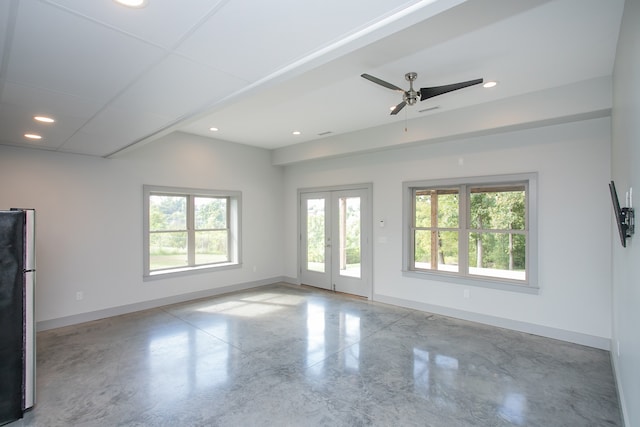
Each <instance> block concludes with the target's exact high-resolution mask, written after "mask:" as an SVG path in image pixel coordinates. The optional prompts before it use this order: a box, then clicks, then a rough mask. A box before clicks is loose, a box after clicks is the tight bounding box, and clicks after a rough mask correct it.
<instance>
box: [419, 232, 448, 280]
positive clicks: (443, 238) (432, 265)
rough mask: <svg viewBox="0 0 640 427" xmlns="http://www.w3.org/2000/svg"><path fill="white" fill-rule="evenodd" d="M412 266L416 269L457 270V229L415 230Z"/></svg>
mask: <svg viewBox="0 0 640 427" xmlns="http://www.w3.org/2000/svg"><path fill="white" fill-rule="evenodd" d="M414 236H415V251H414V256H415V258H414V262H415V263H414V266H415V268H416V269H426V270H440V271H451V272H457V271H459V269H458V232H457V231H430V230H416V231H415V234H414Z"/></svg>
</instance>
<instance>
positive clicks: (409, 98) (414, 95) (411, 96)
mask: <svg viewBox="0 0 640 427" xmlns="http://www.w3.org/2000/svg"><path fill="white" fill-rule="evenodd" d="M404 78H405V79H407V81H408V82H409V90H408V91H406V92H405V93H404V95H403V96H402V99H403V100H404V102H406V103H407V104H409V105H414V104H415V103H416V102H418V97H419V96H420V93H419V92H416V91H415V90H413V82H414V81H415V79H417V78H418V73H407V74H405V75H404Z"/></svg>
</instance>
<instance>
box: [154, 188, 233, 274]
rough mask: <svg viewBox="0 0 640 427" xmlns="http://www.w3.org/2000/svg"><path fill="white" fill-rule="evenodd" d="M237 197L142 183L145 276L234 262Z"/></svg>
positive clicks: (183, 271)
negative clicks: (143, 184)
mask: <svg viewBox="0 0 640 427" xmlns="http://www.w3.org/2000/svg"><path fill="white" fill-rule="evenodd" d="M240 196H241V194H240V193H239V192H230V191H212V190H194V189H185V188H171V187H153V186H146V185H145V186H144V250H145V253H144V261H145V265H144V274H145V277H152V276H158V275H166V274H174V273H180V274H184V273H185V272H191V271H194V270H197V271H199V270H203V269H211V268H223V267H233V266H237V265H239V263H240V261H239V258H240V257H239V242H240V233H239V230H240V227H239V218H240V201H241V197H240Z"/></svg>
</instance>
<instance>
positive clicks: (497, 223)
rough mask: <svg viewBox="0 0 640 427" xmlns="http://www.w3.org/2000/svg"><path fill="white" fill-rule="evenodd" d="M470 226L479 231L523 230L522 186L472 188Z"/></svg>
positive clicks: (523, 201)
mask: <svg viewBox="0 0 640 427" xmlns="http://www.w3.org/2000/svg"><path fill="white" fill-rule="evenodd" d="M470 192H471V195H470V215H471V216H470V224H471V228H475V229H480V230H524V229H525V200H526V198H525V188H524V185H515V186H506V187H472V188H471V189H470Z"/></svg>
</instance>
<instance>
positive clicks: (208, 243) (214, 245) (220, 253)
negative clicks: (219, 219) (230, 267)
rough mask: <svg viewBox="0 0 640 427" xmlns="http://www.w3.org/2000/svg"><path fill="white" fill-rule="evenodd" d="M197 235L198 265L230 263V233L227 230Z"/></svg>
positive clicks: (197, 233)
mask: <svg viewBox="0 0 640 427" xmlns="http://www.w3.org/2000/svg"><path fill="white" fill-rule="evenodd" d="M195 234H196V235H195V238H196V247H195V251H196V253H195V260H196V261H195V262H196V265H200V264H213V263H216V262H227V261H229V232H228V231H227V230H213V231H196V233H195Z"/></svg>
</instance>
